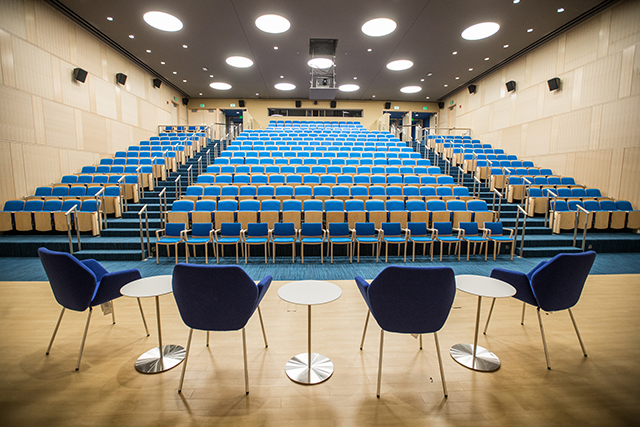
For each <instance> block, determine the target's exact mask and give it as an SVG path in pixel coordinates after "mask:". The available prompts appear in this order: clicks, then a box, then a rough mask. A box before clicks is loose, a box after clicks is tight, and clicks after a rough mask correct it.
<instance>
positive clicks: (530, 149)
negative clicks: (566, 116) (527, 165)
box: [522, 118, 553, 159]
mask: <svg viewBox="0 0 640 427" xmlns="http://www.w3.org/2000/svg"><path fill="white" fill-rule="evenodd" d="M552 123H553V119H551V118H548V119H544V120H537V121H535V122H531V123H528V124H527V125H526V135H525V139H524V151H523V154H522V157H523V158H525V159H531V158H532V157H535V156H540V155H545V154H549V152H550V147H551V126H552ZM523 127H524V126H523Z"/></svg>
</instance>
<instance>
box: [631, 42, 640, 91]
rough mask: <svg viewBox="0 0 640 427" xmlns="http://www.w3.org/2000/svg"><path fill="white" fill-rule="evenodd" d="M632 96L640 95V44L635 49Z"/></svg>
mask: <svg viewBox="0 0 640 427" xmlns="http://www.w3.org/2000/svg"><path fill="white" fill-rule="evenodd" d="M631 95H640V44H636V45H635V49H634V58H633V71H632V76H631Z"/></svg>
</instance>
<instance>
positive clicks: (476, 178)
mask: <svg viewBox="0 0 640 427" xmlns="http://www.w3.org/2000/svg"><path fill="white" fill-rule="evenodd" d="M476 182H477V183H478V195H477V196H476ZM481 187H482V181H481V180H480V179H479V178H478V177H477V176H475V175H474V176H473V197H475V198H480V188H481Z"/></svg>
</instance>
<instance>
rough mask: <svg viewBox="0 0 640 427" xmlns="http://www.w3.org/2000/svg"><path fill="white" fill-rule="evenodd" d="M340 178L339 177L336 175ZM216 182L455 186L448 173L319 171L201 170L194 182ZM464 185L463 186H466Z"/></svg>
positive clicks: (298, 184) (292, 184)
mask: <svg viewBox="0 0 640 427" xmlns="http://www.w3.org/2000/svg"><path fill="white" fill-rule="evenodd" d="M338 178H339V179H338ZM214 184H215V185H216V186H223V187H225V186H229V185H234V186H243V185H267V184H269V185H272V186H279V185H290V186H300V185H306V186H317V185H328V186H332V185H361V186H363V187H368V186H381V187H384V186H387V185H410V186H418V185H422V186H436V185H444V186H455V181H454V180H453V177H451V176H449V175H439V176H434V175H404V176H401V175H329V174H325V175H319V174H308V175H298V174H288V175H283V174H274V175H262V174H252V175H249V174H235V175H230V174H229V175H226V174H217V175H209V174H202V175H199V176H198V178H197V179H196V185H204V186H208V185H214ZM465 188H466V187H465Z"/></svg>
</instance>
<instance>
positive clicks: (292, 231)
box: [273, 222, 296, 237]
mask: <svg viewBox="0 0 640 427" xmlns="http://www.w3.org/2000/svg"><path fill="white" fill-rule="evenodd" d="M295 235H296V226H295V224H294V223H293V222H276V223H275V224H273V236H274V237H294V236H295Z"/></svg>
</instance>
